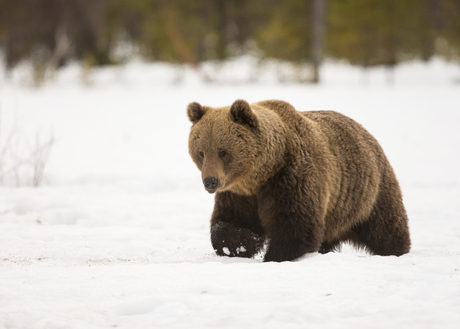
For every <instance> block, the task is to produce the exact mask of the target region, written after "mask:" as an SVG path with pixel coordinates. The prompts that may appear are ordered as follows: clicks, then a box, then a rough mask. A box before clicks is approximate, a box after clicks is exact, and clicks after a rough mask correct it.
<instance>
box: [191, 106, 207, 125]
mask: <svg viewBox="0 0 460 329" xmlns="http://www.w3.org/2000/svg"><path fill="white" fill-rule="evenodd" d="M205 113H206V109H205V108H203V106H201V105H200V104H199V103H197V102H193V103H190V104H188V106H187V116H188V118H189V120H190V121H192V123H197V122H198V121H199V120H200V119H201V117H202V116H203V115H204V114H205Z"/></svg>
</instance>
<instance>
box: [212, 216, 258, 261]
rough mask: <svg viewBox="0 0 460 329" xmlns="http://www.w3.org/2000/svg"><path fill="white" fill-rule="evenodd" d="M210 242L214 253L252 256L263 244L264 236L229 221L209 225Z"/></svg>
mask: <svg viewBox="0 0 460 329" xmlns="http://www.w3.org/2000/svg"><path fill="white" fill-rule="evenodd" d="M211 242H212V246H213V247H214V250H215V251H216V254H217V255H219V256H229V257H247V258H250V257H253V256H254V255H255V254H256V253H258V252H259V251H260V250H261V249H262V247H263V245H264V237H263V236H261V235H259V234H257V233H254V232H253V231H251V230H249V229H245V228H241V227H237V226H234V225H233V224H229V223H223V222H221V223H217V224H214V225H213V226H212V227H211Z"/></svg>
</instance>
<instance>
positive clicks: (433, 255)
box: [0, 58, 460, 329]
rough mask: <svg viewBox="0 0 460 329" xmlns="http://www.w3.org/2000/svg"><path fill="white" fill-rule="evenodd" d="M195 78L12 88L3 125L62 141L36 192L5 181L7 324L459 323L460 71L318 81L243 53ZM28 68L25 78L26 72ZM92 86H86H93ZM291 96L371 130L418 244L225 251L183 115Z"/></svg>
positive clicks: (134, 68) (2, 101) (339, 71)
mask: <svg viewBox="0 0 460 329" xmlns="http://www.w3.org/2000/svg"><path fill="white" fill-rule="evenodd" d="M206 69H208V70H209V72H211V73H210V74H211V75H215V76H216V77H217V78H216V81H215V82H213V83H211V84H206V83H204V82H202V81H201V80H200V78H199V77H198V75H197V73H196V72H193V71H191V70H180V69H178V68H174V67H170V66H166V65H162V64H143V63H139V62H133V63H130V64H127V65H125V66H122V67H118V68H104V69H99V70H95V71H94V72H93V73H92V74H91V76H90V77H89V82H88V81H87V83H90V85H82V84H81V79H80V74H81V71H80V70H79V68H78V67H77V66H71V67H69V68H67V69H65V70H63V71H62V72H60V73H59V74H58V75H57V76H56V77H55V80H54V81H51V82H48V83H47V84H46V85H45V86H44V87H42V88H40V89H32V88H30V87H27V85H26V86H25V85H24V77H25V76H26V75H24V74H22V75H21V74H20V72H19V71H20V70H18V71H17V72H13V75H12V76H11V77H10V78H8V79H7V78H2V79H1V80H0V111H1V119H2V121H1V128H0V129H2V130H0V145H2V144H1V141H2V138H4V132H5V131H7V130H8V127H12V125H14V124H15V123H16V124H17V127H18V129H20V132H21V134H23V135H24V138H25V139H26V138H27V136H26V135H27V134H29V135H30V136H34V134H35V132H36V131H42V132H47V131H51V130H52V131H53V134H54V137H55V140H56V144H55V146H54V148H53V150H52V153H51V157H50V159H49V162H48V165H47V167H46V171H45V174H46V177H45V182H44V184H43V186H42V187H40V188H33V187H20V188H16V187H12V186H3V187H0V328H1V329H3V328H5V329H6V328H31V329H35V328H37V329H42V328H49V329H57V328H59V329H61V328H62V329H64V328H72V329H73V328H82V329H83V328H84V329H90V328H130V329H132V328H163V327H165V328H458V327H459V323H460V215H459V213H460V170H459V168H460V130H459V126H460V84H458V81H459V79H460V69H459V67H458V66H455V65H452V64H448V63H445V62H442V61H441V60H434V61H432V62H430V63H428V65H424V64H421V63H410V64H406V65H404V66H400V67H399V68H397V69H396V70H395V71H394V72H393V80H394V84H392V85H388V84H387V83H386V82H385V81H386V80H387V78H388V77H387V76H386V75H387V73H386V72H385V70H383V69H372V70H368V71H367V72H363V71H362V70H360V69H356V68H353V67H351V66H348V65H346V64H341V63H328V64H326V65H325V66H324V68H323V71H322V73H323V78H324V83H323V84H321V85H319V86H313V85H305V84H298V83H286V84H280V83H278V82H277V76H276V72H277V70H279V67H278V68H276V67H275V68H274V67H271V66H264V67H256V65H255V64H254V63H253V62H251V60H250V59H247V58H246V59H245V58H243V59H239V60H235V61H233V62H230V63H228V64H226V65H224V66H222V67H219V66H218V65H212V64H209V65H208V67H206ZM18 72H19V73H18ZM87 79H88V77H87ZM239 98H243V99H246V100H248V101H249V102H255V101H259V100H265V99H282V100H285V101H288V102H290V103H291V104H293V105H294V106H295V107H296V108H297V109H298V110H316V109H323V110H335V111H339V112H341V113H344V114H345V115H348V116H350V117H352V118H353V119H355V120H356V121H358V122H360V123H361V124H362V125H363V126H364V127H365V128H367V129H368V130H369V131H370V132H371V133H372V134H373V135H374V136H375V137H376V138H377V140H379V142H380V143H381V145H382V146H383V148H384V150H385V152H386V154H387V156H388V158H389V160H390V162H391V164H392V165H393V167H394V169H395V171H396V174H397V176H398V178H399V181H400V184H401V187H402V190H403V194H404V200H405V204H406V208H407V211H408V215H409V218H410V231H411V236H412V249H411V252H410V253H409V254H407V255H403V256H401V257H380V256H369V255H367V254H365V253H363V252H358V251H354V250H353V249H351V248H349V247H345V248H344V249H343V251H342V252H340V253H329V254H326V255H321V254H318V253H314V254H310V255H306V256H304V257H302V258H301V259H299V260H297V261H293V262H283V263H263V262H262V261H261V258H260V257H258V258H256V259H243V258H229V257H218V256H216V254H215V253H214V251H213V249H212V247H211V243H210V240H209V218H210V216H211V212H212V207H213V195H209V194H208V193H207V192H206V191H205V190H204V188H203V186H202V183H201V179H200V173H199V171H198V170H197V168H196V167H195V165H194V164H193V163H192V161H191V159H190V157H189V154H188V147H187V138H188V133H189V129H190V126H191V124H190V123H189V122H188V120H187V117H186V114H185V108H186V106H187V104H188V103H190V102H192V101H197V102H200V103H202V104H206V105H211V106H223V105H230V104H231V103H232V102H233V101H234V100H236V99H239Z"/></svg>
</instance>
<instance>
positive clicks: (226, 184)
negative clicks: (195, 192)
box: [187, 100, 284, 195]
mask: <svg viewBox="0 0 460 329" xmlns="http://www.w3.org/2000/svg"><path fill="white" fill-rule="evenodd" d="M252 107H254V108H252ZM187 115H188V118H189V119H190V121H191V122H192V123H193V126H192V128H191V131H190V136H189V153H190V156H191V157H192V159H193V161H194V162H195V164H196V165H197V167H198V169H199V170H200V171H201V177H202V180H203V184H204V187H205V189H206V190H207V191H208V192H209V193H214V192H216V191H217V192H220V191H232V192H234V193H237V194H242V195H251V194H253V193H254V191H255V190H256V189H257V187H258V185H259V184H260V181H261V180H263V179H264V178H263V177H264V176H266V175H265V174H266V173H267V172H269V171H271V170H272V169H273V168H274V167H275V165H274V162H279V159H280V158H282V156H279V154H278V153H279V152H278V151H277V150H278V149H279V148H280V147H284V145H282V144H283V142H282V141H281V140H280V138H279V137H276V138H273V137H275V136H274V133H273V132H274V131H276V129H275V130H273V129H271V128H272V126H273V124H272V123H267V120H268V122H276V121H277V120H271V119H273V118H272V117H273V115H274V114H273V113H272V112H271V111H267V110H266V109H265V110H264V109H263V108H261V107H260V106H257V105H255V104H252V105H249V104H248V103H247V102H246V101H244V100H237V101H235V102H234V103H233V104H232V106H227V107H220V108H212V107H208V106H202V105H200V104H198V103H191V104H189V105H188V107H187ZM268 130H270V131H271V132H269V131H268ZM272 144H276V145H272ZM264 173H265V174H264Z"/></svg>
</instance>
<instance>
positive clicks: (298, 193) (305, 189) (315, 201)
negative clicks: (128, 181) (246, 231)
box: [258, 175, 325, 262]
mask: <svg viewBox="0 0 460 329" xmlns="http://www.w3.org/2000/svg"><path fill="white" fill-rule="evenodd" d="M280 176H281V175H279V176H277V177H276V176H275V177H274V179H273V180H272V181H271V182H269V184H267V185H266V186H265V188H264V189H262V191H261V193H260V195H259V200H258V201H259V214H260V218H261V222H262V224H263V226H264V228H265V233H266V235H267V238H268V248H267V252H266V254H265V257H264V262H283V261H291V260H294V259H296V258H299V257H300V256H302V255H304V254H306V253H311V252H316V251H318V250H319V248H320V246H321V242H322V239H323V235H324V229H325V224H324V218H323V216H324V210H323V209H322V204H323V202H322V198H323V193H321V191H322V189H321V188H320V187H319V186H315V184H311V183H310V182H308V181H307V180H303V181H302V180H300V179H299V178H298V177H295V176H292V177H290V176H287V177H286V176H284V177H283V176H281V177H280Z"/></svg>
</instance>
